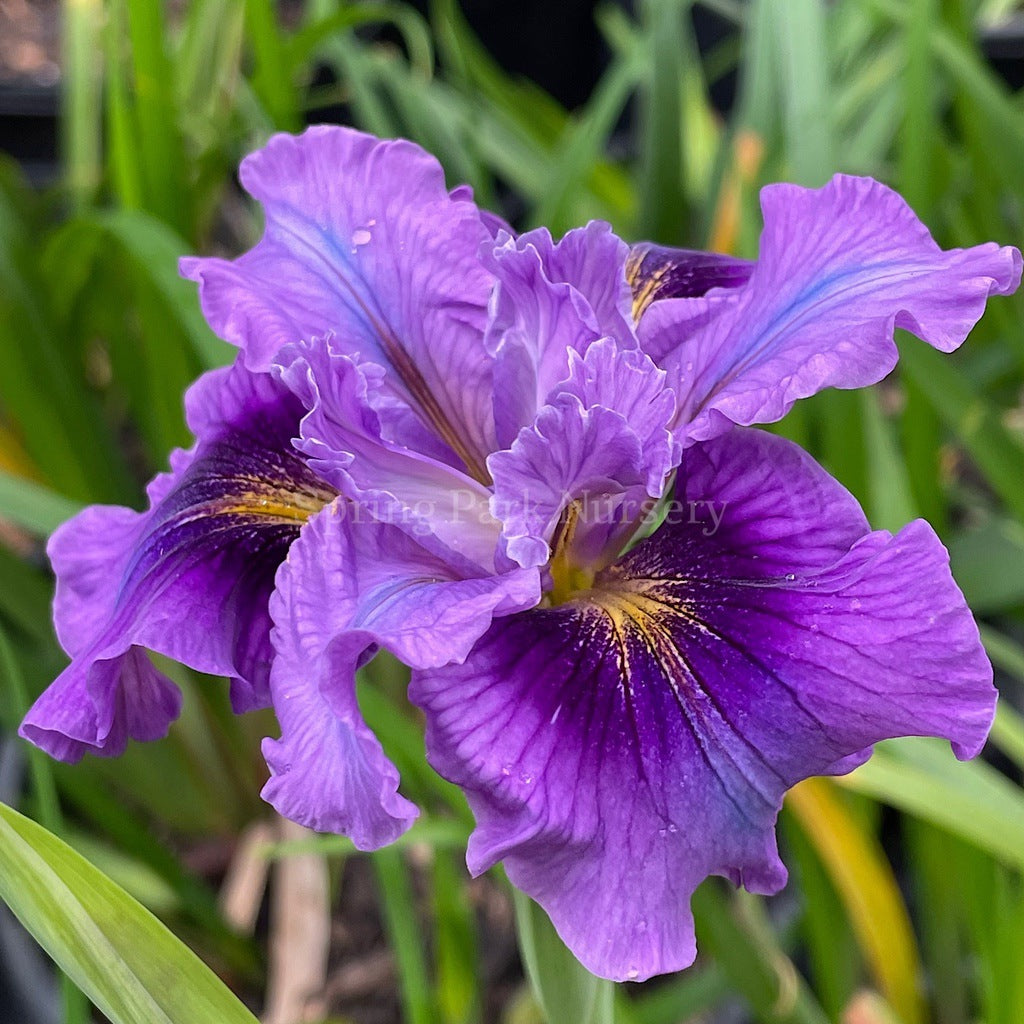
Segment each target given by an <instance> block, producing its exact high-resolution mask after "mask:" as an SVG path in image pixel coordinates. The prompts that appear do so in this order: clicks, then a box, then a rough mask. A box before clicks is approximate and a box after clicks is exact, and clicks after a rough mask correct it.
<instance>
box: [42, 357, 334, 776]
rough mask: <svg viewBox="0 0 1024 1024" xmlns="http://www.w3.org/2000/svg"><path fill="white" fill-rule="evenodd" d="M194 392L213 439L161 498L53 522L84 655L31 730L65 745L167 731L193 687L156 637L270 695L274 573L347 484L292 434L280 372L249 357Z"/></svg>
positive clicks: (66, 599) (293, 415)
mask: <svg viewBox="0 0 1024 1024" xmlns="http://www.w3.org/2000/svg"><path fill="white" fill-rule="evenodd" d="M186 404H187V406H188V409H189V412H190V422H191V425H192V426H193V427H194V428H196V429H197V430H198V431H199V434H200V436H199V439H198V443H197V444H196V446H195V448H193V449H192V451H190V452H176V453H175V454H174V455H173V456H172V459H171V467H172V472H171V473H170V474H165V475H162V476H160V477H158V478H157V479H156V480H155V481H154V482H153V483H152V484H151V485H150V488H149V497H150V508H149V509H148V510H147V511H145V512H133V511H131V510H129V509H123V508H104V507H93V508H89V509H86V510H85V511H84V512H82V513H80V514H79V515H78V516H76V517H75V518H74V519H72V520H70V521H69V522H67V523H65V524H64V525H63V526H62V527H61V528H60V529H58V530H57V531H56V533H55V534H54V536H53V537H52V538H51V541H50V546H49V552H50V557H51V559H52V561H53V566H54V570H55V572H56V575H57V597H56V600H55V604H54V611H55V621H56V625H57V631H58V636H59V637H60V639H61V642H62V644H63V645H64V647H65V649H66V650H67V652H68V653H69V654H70V655H71V657H72V661H71V664H70V665H69V666H68V667H67V669H65V671H64V672H63V673H62V674H61V675H60V676H59V677H58V679H57V680H56V681H55V682H54V684H53V685H52V686H51V687H50V689H49V690H48V691H47V692H46V693H45V694H44V695H43V696H42V697H41V698H40V700H39V701H38V702H37V703H36V704H35V706H34V707H33V708H32V709H31V710H30V712H29V714H28V716H27V717H26V719H25V722H24V723H23V725H22V735H24V736H25V737H26V738H28V739H30V740H32V741H33V742H34V743H36V744H37V745H38V746H41V747H43V749H45V750H47V751H49V752H50V753H52V754H54V755H55V756H58V757H61V758H63V759H65V760H74V759H77V758H79V757H81V755H82V754H83V753H85V752H86V751H87V750H90V749H91V750H93V751H94V752H98V753H104V754H116V753H120V752H121V751H122V750H123V749H124V745H125V743H126V742H127V739H128V738H134V739H140V740H143V739H153V738H155V737H157V736H160V735H163V733H164V732H166V730H167V727H168V725H169V724H170V722H171V720H172V719H173V718H174V717H175V715H176V714H177V710H178V704H179V695H178V692H177V690H176V688H174V687H173V685H172V684H171V683H170V681H169V680H167V679H166V678H165V677H164V676H163V675H162V674H161V673H159V672H157V671H156V670H155V669H153V667H152V666H151V665H150V663H149V660H148V658H147V657H146V656H145V654H144V652H143V651H142V650H141V649H142V648H148V649H150V650H153V651H156V652H158V653H160V654H165V655H167V656H168V657H171V658H174V659H176V660H178V661H180V662H183V663H184V664H186V665H190V666H191V667H193V668H195V669H197V670H199V671H201V672H209V673H212V674H216V675H225V676H229V677H231V679H232V700H233V703H234V706H235V708H236V710H238V711H244V710H249V709H251V708H255V707H263V706H266V704H267V703H268V700H269V670H270V661H271V649H270V620H269V617H268V613H267V601H268V599H269V595H270V591H271V589H272V587H273V580H274V573H275V572H276V570H277V567H278V565H279V564H280V562H281V560H282V559H283V558H284V555H285V552H286V550H287V548H288V545H289V544H290V543H291V542H292V540H293V539H294V538H295V537H296V536H297V535H298V532H299V527H300V526H301V524H302V522H303V521H304V520H305V519H306V518H308V516H309V515H311V514H312V513H313V512H315V511H316V510H317V509H319V508H321V507H322V506H323V505H324V504H325V503H326V502H328V501H330V500H331V499H332V498H333V497H334V494H335V492H334V490H333V489H332V488H330V487H329V486H328V485H326V484H325V483H323V481H321V480H320V479H319V478H317V477H316V476H315V475H314V474H313V473H311V472H310V470H309V469H308V468H307V467H306V465H305V464H304V463H303V462H302V460H301V459H300V458H299V457H298V455H297V454H296V453H295V452H294V451H293V450H292V448H291V443H290V438H291V436H292V434H293V433H294V432H295V431H296V429H297V427H298V422H299V418H300V416H301V413H302V409H301V406H300V405H299V403H298V401H297V400H296V399H295V398H294V396H292V395H291V394H290V393H289V392H288V391H287V390H286V389H285V388H284V387H283V386H282V385H281V384H280V383H279V382H277V381H275V380H274V379H273V378H272V377H270V376H268V375H266V374H258V375H254V374H252V373H250V372H249V371H248V370H246V369H245V368H244V366H242V365H241V364H237V363H236V364H235V366H233V367H230V368H227V369H224V370H215V371H213V372H212V373H210V374H208V375H206V376H205V377H204V378H202V379H201V380H200V381H199V382H198V383H197V384H196V385H195V387H194V388H193V389H192V391H191V392H190V394H189V396H188V399H187V403H186Z"/></svg>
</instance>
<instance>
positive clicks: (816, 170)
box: [768, 0, 836, 185]
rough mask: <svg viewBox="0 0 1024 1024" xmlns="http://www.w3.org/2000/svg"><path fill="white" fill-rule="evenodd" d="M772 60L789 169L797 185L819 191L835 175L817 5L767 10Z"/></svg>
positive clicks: (809, 0)
mask: <svg viewBox="0 0 1024 1024" xmlns="http://www.w3.org/2000/svg"><path fill="white" fill-rule="evenodd" d="M768 7H769V9H770V11H771V14H772V19H773V26H772V27H773V34H774V38H775V59H776V60H777V61H779V62H780V63H781V72H782V101H783V130H784V132H785V136H786V150H787V157H788V163H789V166H790V168H791V171H792V174H793V176H794V179H795V180H796V181H797V182H798V183H799V184H801V185H822V184H824V182H825V181H826V180H827V179H828V177H829V176H830V175H831V174H832V172H833V171H834V170H835V149H836V147H835V142H834V139H833V136H832V110H831V106H830V99H831V83H830V80H829V56H828V50H827V46H826V43H827V39H828V31H827V27H826V11H827V8H826V6H825V5H824V4H822V3H820V0H788V2H787V3H785V4H769V5H768Z"/></svg>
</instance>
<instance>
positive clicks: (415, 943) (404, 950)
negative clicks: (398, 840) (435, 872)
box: [372, 848, 438, 1024]
mask: <svg viewBox="0 0 1024 1024" xmlns="http://www.w3.org/2000/svg"><path fill="white" fill-rule="evenodd" d="M372 860H373V867H374V871H375V873H376V875H377V885H378V890H379V893H380V904H381V909H382V910H383V912H384V925H385V929H386V931H387V934H388V939H389V943H390V946H391V949H392V950H393V952H394V954H395V964H396V966H397V968H398V977H399V983H400V986H401V995H402V1008H403V1016H404V1019H405V1020H406V1022H407V1024H437V1021H438V1016H437V1010H436V1007H435V1005H434V998H433V994H432V992H431V988H430V975H429V972H428V970H427V959H426V951H425V950H424V948H423V941H422V927H421V925H420V922H419V918H418V917H417V915H416V900H415V897H414V895H413V889H412V879H411V877H410V873H409V868H408V866H407V865H406V863H405V860H404V857H403V854H402V853H401V852H400V851H398V850H395V849H394V848H388V849H384V850H378V851H377V852H376V853H374V854H373V855H372Z"/></svg>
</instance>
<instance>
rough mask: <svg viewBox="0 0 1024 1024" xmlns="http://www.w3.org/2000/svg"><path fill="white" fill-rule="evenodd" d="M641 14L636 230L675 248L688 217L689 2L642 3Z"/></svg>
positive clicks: (656, 0) (657, 0)
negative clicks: (644, 70)
mask: <svg viewBox="0 0 1024 1024" xmlns="http://www.w3.org/2000/svg"><path fill="white" fill-rule="evenodd" d="M640 11H641V15H642V24H643V30H644V41H645V48H646V51H647V56H646V60H645V62H644V63H645V67H646V68H647V74H646V75H645V77H644V80H643V82H642V84H641V87H640V95H639V103H640V109H639V114H638V127H639V132H640V142H639V149H640V151H641V156H640V178H639V184H638V188H637V192H638V195H639V199H640V209H639V211H638V230H639V234H640V235H641V237H643V238H648V239H650V240H651V241H655V242H665V243H670V244H678V243H680V242H681V241H683V233H684V231H685V230H686V224H687V214H688V204H687V197H686V191H685V190H686V180H685V176H684V173H683V145H684V142H683V140H684V139H685V137H686V128H685V125H684V124H683V76H684V74H685V71H686V64H687V61H693V60H694V52H695V48H694V46H693V40H692V38H690V37H689V31H688V28H687V27H686V26H688V25H689V21H688V19H689V16H690V2H689V0H644V2H643V3H642V4H641V5H640ZM684 19H686V20H684Z"/></svg>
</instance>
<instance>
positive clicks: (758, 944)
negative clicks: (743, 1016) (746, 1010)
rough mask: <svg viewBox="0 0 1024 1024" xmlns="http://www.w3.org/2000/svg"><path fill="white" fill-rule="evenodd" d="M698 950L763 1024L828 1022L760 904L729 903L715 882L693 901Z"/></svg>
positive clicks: (750, 900) (741, 898)
mask: <svg viewBox="0 0 1024 1024" xmlns="http://www.w3.org/2000/svg"><path fill="white" fill-rule="evenodd" d="M693 915H694V919H695V921H696V923H697V945H698V947H699V948H701V949H703V950H704V951H705V952H707V953H710V954H711V955H712V956H713V957H714V959H715V962H716V963H717V964H718V965H719V966H720V967H721V968H722V970H723V971H724V972H725V974H726V976H727V977H728V979H729V982H730V983H731V984H732V986H733V988H734V989H735V991H736V992H738V993H739V994H740V995H741V996H743V998H744V999H745V1000H746V1001H747V1002H748V1003H749V1004H750V1007H751V1009H752V1010H753V1013H754V1016H755V1018H756V1019H757V1020H758V1021H761V1022H763V1024H826V1022H827V1021H828V1017H827V1016H826V1015H825V1011H824V1010H823V1009H822V1008H821V1006H820V1005H819V1004H818V1002H817V1000H816V999H815V997H814V995H813V993H812V992H811V991H810V989H809V988H808V987H807V983H806V982H805V981H804V980H803V978H802V977H801V976H800V973H799V972H798V971H797V969H796V967H795V966H794V964H793V962H792V961H791V960H790V959H789V957H788V956H786V954H785V953H784V952H783V950H782V949H781V947H780V946H779V944H778V941H777V939H776V937H775V935H774V933H773V932H772V929H771V926H770V925H769V924H768V921H767V919H766V917H765V914H764V911H763V909H762V906H761V904H760V902H759V901H758V900H757V898H756V897H754V896H751V895H749V894H748V893H743V892H738V893H736V894H735V895H734V896H733V897H732V898H731V899H730V898H727V896H726V894H725V890H724V889H723V888H722V886H721V885H720V883H719V882H718V881H717V880H716V879H709V880H708V881H706V882H705V883H704V884H703V885H702V886H701V887H700V888H699V889H698V890H697V891H696V893H694V896H693Z"/></svg>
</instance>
